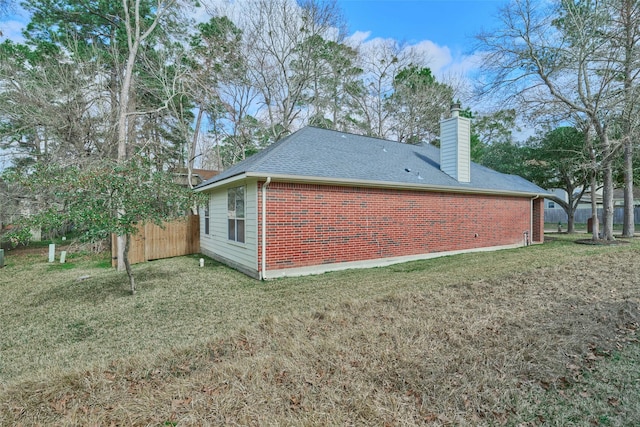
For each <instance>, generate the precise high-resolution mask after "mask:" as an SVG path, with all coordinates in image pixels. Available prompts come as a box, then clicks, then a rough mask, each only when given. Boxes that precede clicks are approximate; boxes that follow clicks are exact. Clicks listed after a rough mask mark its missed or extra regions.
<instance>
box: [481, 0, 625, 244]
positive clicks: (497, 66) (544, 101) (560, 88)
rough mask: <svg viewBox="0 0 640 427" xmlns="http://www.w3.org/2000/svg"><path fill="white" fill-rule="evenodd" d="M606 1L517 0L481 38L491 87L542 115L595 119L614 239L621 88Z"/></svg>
mask: <svg viewBox="0 0 640 427" xmlns="http://www.w3.org/2000/svg"><path fill="white" fill-rule="evenodd" d="M603 3H606V2H603ZM603 3H600V2H591V1H587V0H585V1H564V0H562V1H559V2H556V3H553V4H551V5H549V4H547V3H539V2H533V1H531V0H514V1H513V2H512V3H510V5H509V6H507V7H506V8H505V9H503V11H502V12H501V16H500V17H501V22H502V26H501V28H499V29H497V30H496V31H493V32H491V33H484V34H481V35H479V36H478V40H479V41H480V48H481V49H482V50H483V51H485V52H486V55H485V58H484V61H483V69H484V71H485V76H486V78H487V80H486V81H485V84H484V87H483V90H484V92H485V93H492V94H501V95H504V96H505V97H507V98H508V99H511V100H515V101H517V102H519V104H520V105H521V106H522V107H523V108H525V109H527V110H528V111H529V112H530V113H532V114H535V115H537V116H539V117H541V116H545V115H547V116H551V115H555V116H564V117H565V118H568V117H570V116H571V115H578V116H581V117H582V118H584V120H585V121H587V122H589V125H590V127H591V128H592V129H593V131H594V132H595V134H596V136H597V140H598V147H597V148H598V151H599V155H600V159H601V167H602V172H603V175H602V176H603V184H604V197H603V212H604V215H603V217H604V218H603V225H604V230H603V237H604V238H605V239H607V240H612V239H613V238H614V237H613V173H612V162H613V159H614V157H615V155H616V153H617V151H618V149H619V147H620V141H619V140H612V139H611V135H612V133H611V129H610V127H611V125H612V124H613V123H615V121H616V119H617V118H618V117H619V112H620V101H621V100H620V93H621V92H622V91H621V90H620V89H621V87H620V82H619V79H618V77H619V75H620V74H619V72H618V68H617V64H618V63H619V60H618V58H620V48H619V47H616V46H615V45H614V44H612V43H609V41H610V40H603V38H602V29H603V28H606V27H607V26H608V25H610V19H609V15H608V14H607V13H605V12H606V11H605V10H603V7H602V5H603ZM593 215H594V218H597V212H593ZM598 237H599V236H597V235H596V234H595V233H594V239H597V238H598Z"/></svg>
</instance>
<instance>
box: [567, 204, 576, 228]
mask: <svg viewBox="0 0 640 427" xmlns="http://www.w3.org/2000/svg"><path fill="white" fill-rule="evenodd" d="M575 216H576V207H575V206H574V204H573V203H571V204H570V205H569V210H568V211H567V233H569V234H572V233H575V232H576V227H575Z"/></svg>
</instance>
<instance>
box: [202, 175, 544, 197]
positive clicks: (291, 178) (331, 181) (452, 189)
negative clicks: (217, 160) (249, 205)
mask: <svg viewBox="0 0 640 427" xmlns="http://www.w3.org/2000/svg"><path fill="white" fill-rule="evenodd" d="M268 177H271V181H272V182H274V181H275V182H277V181H280V182H293V183H296V184H319V185H342V186H348V187H370V188H390V189H403V190H417V191H435V192H440V193H464V194H487V195H500V196H517V197H545V196H549V193H547V192H533V191H532V192H529V191H512V190H492V189H486V188H477V187H471V186H470V187H464V186H460V187H458V186H447V185H430V184H421V183H415V184H413V183H409V182H393V181H375V180H366V179H344V178H330V177H321V176H304V175H287V174H268V173H264V172H244V173H241V174H238V175H234V176H232V177H229V178H225V179H223V180H220V181H217V182H214V183H211V184H209V185H206V186H203V187H200V188H197V189H196V191H206V190H211V189H214V188H216V187H220V186H224V185H228V184H231V183H233V182H236V181H240V180H243V179H246V178H255V179H267V178H268Z"/></svg>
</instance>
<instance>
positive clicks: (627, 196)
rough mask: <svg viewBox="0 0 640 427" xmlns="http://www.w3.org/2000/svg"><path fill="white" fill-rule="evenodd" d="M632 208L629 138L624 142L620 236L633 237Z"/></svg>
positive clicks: (631, 156) (631, 166) (631, 165)
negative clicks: (622, 217) (622, 207)
mask: <svg viewBox="0 0 640 427" xmlns="http://www.w3.org/2000/svg"><path fill="white" fill-rule="evenodd" d="M633 208H634V203H633V143H632V142H631V139H630V138H629V139H627V141H626V142H625V144H624V220H623V225H622V237H633V235H634V234H635V218H634V215H633V211H634V209H633Z"/></svg>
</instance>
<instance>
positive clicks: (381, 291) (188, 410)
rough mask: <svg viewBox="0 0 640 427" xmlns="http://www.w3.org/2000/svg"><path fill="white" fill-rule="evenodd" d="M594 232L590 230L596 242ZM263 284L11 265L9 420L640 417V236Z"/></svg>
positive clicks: (547, 421) (183, 266) (31, 261)
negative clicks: (131, 287) (132, 281)
mask: <svg viewBox="0 0 640 427" xmlns="http://www.w3.org/2000/svg"><path fill="white" fill-rule="evenodd" d="M581 237H583V236H581ZM575 238H576V237H575V236H567V235H558V236H557V238H555V239H554V240H553V241H550V242H547V243H545V244H544V245H536V246H531V247H527V248H520V249H514V250H505V251H499V252H492V253H476V254H465V255H458V256H451V257H444V258H438V259H431V260H426V261H417V262H411V263H406V264H398V265H394V266H390V267H386V268H375V269H368V270H352V271H344V272H337V273H329V274H323V275H318V276H310V277H303V278H286V279H279V280H274V281H270V282H264V283H263V282H258V281H255V280H253V279H250V278H247V277H246V276H244V275H242V274H240V273H237V272H235V271H233V270H231V269H229V268H227V267H225V266H223V265H221V264H218V263H216V262H215V261H212V260H210V259H206V263H205V267H204V268H199V267H198V258H199V256H191V257H180V258H173V259H167V260H161V261H154V262H150V263H146V264H140V265H136V266H134V271H135V274H136V279H137V283H138V293H137V294H136V295H134V296H131V295H129V294H128V291H127V289H128V285H127V280H126V275H125V274H124V273H118V272H116V271H114V270H113V269H111V268H109V259H108V258H107V257H105V256H95V255H86V254H82V253H72V254H68V255H67V263H66V264H62V265H61V264H48V263H47V262H46V261H47V256H46V253H47V250H46V248H40V249H37V248H36V249H33V250H28V251H9V252H7V253H6V267H5V268H3V269H0V296H1V298H0V325H2V328H0V425H111V424H113V425H220V424H240V425H344V424H356V425H363V424H364V425H418V424H433V425H502V424H507V425H612V426H613V425H616V426H618V425H619V426H622V425H629V426H631V425H638V424H640V399H638V396H640V344H638V335H637V330H638V327H639V322H640V306H639V303H640V286H639V284H640V240H634V241H630V242H628V243H626V244H621V245H615V246H590V245H578V244H575V243H573V239H575Z"/></svg>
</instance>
